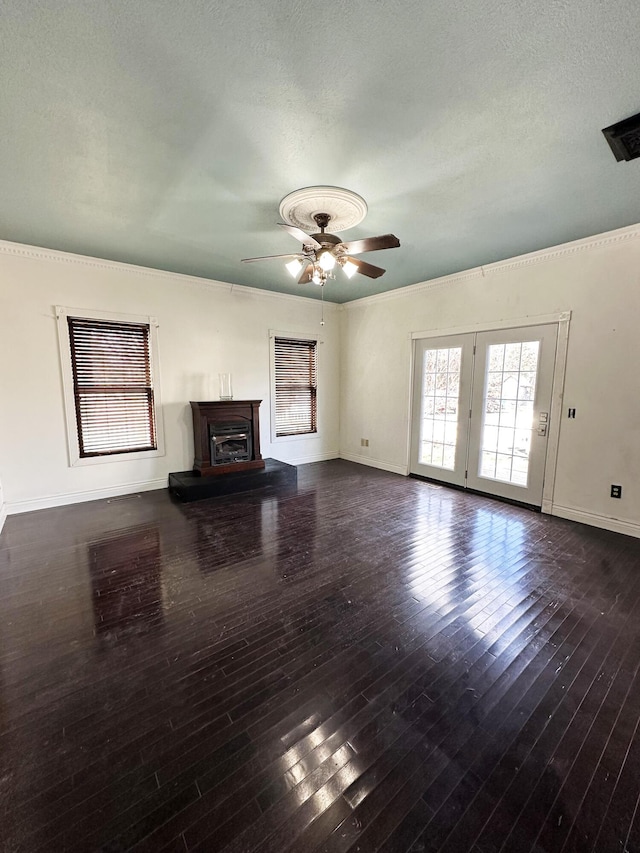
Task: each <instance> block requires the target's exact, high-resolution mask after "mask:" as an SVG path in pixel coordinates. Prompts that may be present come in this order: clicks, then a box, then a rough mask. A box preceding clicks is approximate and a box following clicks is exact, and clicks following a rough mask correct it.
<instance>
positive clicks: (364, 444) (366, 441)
mask: <svg viewBox="0 0 640 853" xmlns="http://www.w3.org/2000/svg"><path fill="white" fill-rule="evenodd" d="M360 447H369V439H368V438H361V439H360Z"/></svg>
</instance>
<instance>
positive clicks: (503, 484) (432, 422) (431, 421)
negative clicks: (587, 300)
mask: <svg viewBox="0 0 640 853" xmlns="http://www.w3.org/2000/svg"><path fill="white" fill-rule="evenodd" d="M557 335H558V327H557V325H556V324H548V325H543V326H528V327H526V328H524V327H520V328H514V329H504V330H500V331H490V332H478V333H469V334H464V335H455V336H449V337H434V338H426V339H421V340H417V341H416V342H415V348H416V349H415V359H414V365H415V369H414V381H413V422H412V430H411V460H410V470H411V473H413V474H420V475H422V476H425V477H430V478H432V479H435V480H440V481H442V482H445V483H452V484H454V485H458V486H465V487H467V488H471V489H476V490H478V491H481V492H486V493H487V494H493V495H499V496H501V497H505V498H510V499H512V500H517V501H522V502H523V503H527V504H533V505H536V506H540V505H541V504H542V488H543V485H544V467H545V461H546V455H547V441H548V433H549V426H550V423H549V418H550V412H551V394H552V390H553V374H554V367H555V355H556V341H557Z"/></svg>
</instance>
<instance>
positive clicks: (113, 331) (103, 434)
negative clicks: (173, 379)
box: [68, 317, 157, 457]
mask: <svg viewBox="0 0 640 853" xmlns="http://www.w3.org/2000/svg"><path fill="white" fill-rule="evenodd" d="M68 323H69V342H70V346H71V366H72V370H73V391H74V397H75V406H76V421H77V426H78V443H79V448H80V456H81V457H86V456H107V455H110V454H113V453H133V452H135V451H140V450H156V449H157V441H156V429H155V415H154V401H153V383H152V374H151V359H150V347H149V331H150V330H149V326H148V325H146V324H138V323H120V322H111V321H107V320H88V319H83V318H80V317H69V318H68Z"/></svg>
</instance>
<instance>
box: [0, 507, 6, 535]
mask: <svg viewBox="0 0 640 853" xmlns="http://www.w3.org/2000/svg"><path fill="white" fill-rule="evenodd" d="M6 520H7V505H6V504H4V503H3V504H2V506H0V533H2V528H3V527H4V523H5V521H6Z"/></svg>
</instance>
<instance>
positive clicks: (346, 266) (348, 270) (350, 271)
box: [342, 261, 358, 278]
mask: <svg viewBox="0 0 640 853" xmlns="http://www.w3.org/2000/svg"><path fill="white" fill-rule="evenodd" d="M342 270H343V272H344V274H345V275H346V277H347V278H353V276H354V275H355V274H356V273H357V272H358V267H357V266H356V265H355V264H353V263H351V261H344V263H343V264H342Z"/></svg>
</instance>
